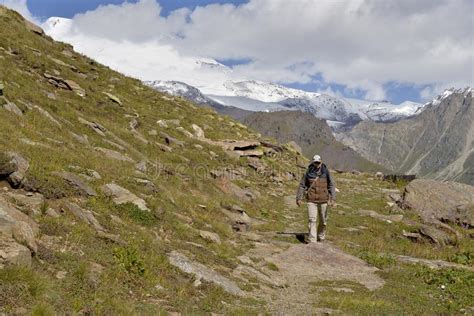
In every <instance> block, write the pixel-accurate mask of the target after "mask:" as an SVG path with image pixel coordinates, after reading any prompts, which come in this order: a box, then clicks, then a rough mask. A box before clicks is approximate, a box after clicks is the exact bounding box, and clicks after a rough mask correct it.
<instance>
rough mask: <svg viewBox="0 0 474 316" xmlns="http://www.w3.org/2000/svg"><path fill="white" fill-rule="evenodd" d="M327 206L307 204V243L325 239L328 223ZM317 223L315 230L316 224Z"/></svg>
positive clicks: (323, 204)
mask: <svg viewBox="0 0 474 316" xmlns="http://www.w3.org/2000/svg"><path fill="white" fill-rule="evenodd" d="M327 209H328V204H327V203H312V202H308V228H309V238H308V239H309V241H310V242H316V241H317V240H320V241H321V240H324V239H325V238H326V228H327V222H328V213H327ZM318 217H319V223H318V227H317V230H316V223H317V222H318Z"/></svg>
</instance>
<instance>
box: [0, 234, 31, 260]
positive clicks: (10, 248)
mask: <svg viewBox="0 0 474 316" xmlns="http://www.w3.org/2000/svg"><path fill="white" fill-rule="evenodd" d="M10 264H11V265H19V266H31V252H30V250H29V249H28V248H26V247H25V246H23V245H21V244H19V243H17V242H16V241H15V240H14V239H13V238H12V237H8V236H5V235H2V234H0V268H2V267H3V266H4V265H10Z"/></svg>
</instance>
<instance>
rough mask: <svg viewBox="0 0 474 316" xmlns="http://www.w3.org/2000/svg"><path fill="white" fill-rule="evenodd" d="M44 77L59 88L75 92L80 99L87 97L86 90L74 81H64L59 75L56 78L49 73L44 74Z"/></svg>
mask: <svg viewBox="0 0 474 316" xmlns="http://www.w3.org/2000/svg"><path fill="white" fill-rule="evenodd" d="M44 77H45V78H46V79H48V82H49V83H51V84H52V85H54V86H55V87H57V88H61V89H65V90H70V91H73V92H74V93H76V94H77V95H78V96H80V97H85V96H86V90H84V89H83V88H82V87H81V86H80V85H79V84H77V83H76V82H75V81H73V80H68V79H63V78H61V77H59V76H57V75H56V76H55V75H51V74H48V73H44Z"/></svg>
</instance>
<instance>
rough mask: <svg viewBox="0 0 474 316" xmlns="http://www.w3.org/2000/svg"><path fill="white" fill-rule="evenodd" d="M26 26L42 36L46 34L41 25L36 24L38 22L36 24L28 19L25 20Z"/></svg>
mask: <svg viewBox="0 0 474 316" xmlns="http://www.w3.org/2000/svg"><path fill="white" fill-rule="evenodd" d="M25 26H26V28H27V29H28V30H29V31H31V32H33V33H35V34H38V35H40V36H44V31H43V29H42V28H41V27H39V26H38V25H36V24H34V23H32V22H30V21H28V20H25Z"/></svg>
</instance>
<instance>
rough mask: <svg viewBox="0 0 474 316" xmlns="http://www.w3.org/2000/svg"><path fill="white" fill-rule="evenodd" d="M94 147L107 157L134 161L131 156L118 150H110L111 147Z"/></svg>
mask: <svg viewBox="0 0 474 316" xmlns="http://www.w3.org/2000/svg"><path fill="white" fill-rule="evenodd" d="M94 149H95V150H96V151H98V152H101V153H103V154H104V155H105V156H106V157H107V158H110V159H115V160H119V161H125V162H132V163H133V162H135V161H134V160H133V159H132V158H130V157H128V156H125V155H123V154H121V153H119V152H118V151H115V150H112V149H107V148H102V147H94Z"/></svg>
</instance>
